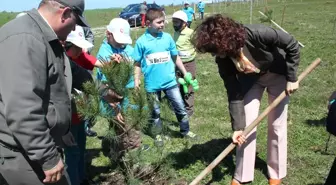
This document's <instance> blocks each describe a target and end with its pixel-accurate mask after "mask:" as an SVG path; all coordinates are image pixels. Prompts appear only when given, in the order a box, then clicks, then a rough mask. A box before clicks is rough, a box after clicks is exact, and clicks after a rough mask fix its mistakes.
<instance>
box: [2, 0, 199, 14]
mask: <svg viewBox="0 0 336 185" xmlns="http://www.w3.org/2000/svg"><path fill="white" fill-rule="evenodd" d="M40 1H41V0H19V1H16V0H0V11H7V12H21V11H26V10H30V9H32V8H37V6H38V4H39V3H40ZM182 1H183V0H155V2H156V3H157V4H159V5H167V4H171V3H174V4H180V3H182ZM141 2H143V0H85V9H98V8H112V7H125V6H127V5H128V4H132V3H141ZM152 2H153V0H147V3H152ZM190 2H193V1H192V0H190Z"/></svg>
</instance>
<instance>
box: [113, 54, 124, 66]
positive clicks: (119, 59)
mask: <svg viewBox="0 0 336 185" xmlns="http://www.w3.org/2000/svg"><path fill="white" fill-rule="evenodd" d="M111 60H112V61H114V62H117V63H118V64H119V63H120V61H121V60H122V56H121V55H119V54H113V55H111Z"/></svg>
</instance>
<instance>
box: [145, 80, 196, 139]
mask: <svg viewBox="0 0 336 185" xmlns="http://www.w3.org/2000/svg"><path fill="white" fill-rule="evenodd" d="M163 92H164V93H165V94H166V97H167V98H168V100H169V103H170V104H171V105H172V107H173V109H174V112H175V115H176V118H177V121H178V122H179V123H180V132H181V134H182V135H186V134H187V133H188V132H189V118H188V114H187V111H186V109H185V106H184V102H183V99H182V96H181V93H180V90H179V88H178V86H177V85H176V86H173V87H171V88H169V89H166V90H163ZM148 96H150V97H152V98H153V111H152V117H151V123H152V127H153V128H152V130H153V132H154V133H153V134H154V135H157V134H160V133H161V132H162V121H161V119H160V101H161V91H158V92H155V93H148Z"/></svg>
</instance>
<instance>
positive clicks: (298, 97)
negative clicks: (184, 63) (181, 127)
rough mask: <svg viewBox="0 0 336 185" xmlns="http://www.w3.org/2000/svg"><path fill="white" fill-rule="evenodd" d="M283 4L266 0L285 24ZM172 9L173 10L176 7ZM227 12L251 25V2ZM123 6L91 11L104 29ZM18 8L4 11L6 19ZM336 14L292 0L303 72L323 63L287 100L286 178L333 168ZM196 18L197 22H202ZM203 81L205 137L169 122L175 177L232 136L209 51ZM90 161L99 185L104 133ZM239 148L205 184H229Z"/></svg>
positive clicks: (262, 153) (194, 170) (201, 64)
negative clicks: (328, 121)
mask: <svg viewBox="0 0 336 185" xmlns="http://www.w3.org/2000/svg"><path fill="white" fill-rule="evenodd" d="M264 7H265V6H264V5H259V6H258V7H255V8H254V12H253V23H260V21H259V18H260V15H259V14H258V10H261V11H263V10H264ZM283 7H284V3H283V2H280V3H279V2H278V1H277V0H268V8H270V9H273V11H274V13H273V18H274V20H275V21H276V22H278V23H280V22H281V16H282V10H283ZM171 9H172V8H170V9H168V11H169V12H172V10H171ZM213 10H215V11H216V12H221V13H224V10H226V12H225V13H227V14H228V15H230V16H232V17H234V18H235V19H237V20H239V21H241V22H242V23H249V11H248V10H249V8H248V6H247V5H245V6H233V5H231V6H229V7H227V8H225V9H224V7H223V6H222V7H221V6H216V8H214V9H212V8H211V7H209V9H208V11H209V12H212V11H213ZM118 11H119V10H109V9H105V10H91V11H87V12H86V17H87V19H88V21H89V23H90V24H91V25H92V26H93V27H101V26H105V25H106V24H108V22H109V21H110V20H111V19H112V18H114V17H116V16H117V14H118ZM14 15H15V14H3V13H0V25H1V23H2V22H3V21H4V20H9V19H11V17H14ZM335 18H336V1H331V0H303V1H302V2H301V0H294V1H287V8H286V13H285V19H284V22H283V27H284V28H285V29H286V30H287V31H288V32H290V33H291V34H293V35H294V36H295V37H296V38H297V39H298V40H299V41H300V42H302V43H303V44H304V45H305V48H303V49H302V50H301V64H300V67H299V71H300V72H301V71H302V70H303V69H305V67H306V66H308V65H309V64H310V62H311V61H313V60H314V59H315V58H317V57H320V58H321V59H322V60H323V63H322V64H321V65H320V66H319V67H318V68H317V69H316V70H315V71H314V72H313V73H312V74H310V75H309V76H308V77H307V78H306V79H305V80H304V81H303V82H302V83H301V84H300V85H301V88H300V90H299V91H297V92H296V93H295V94H294V95H293V96H292V97H291V101H290V106H289V115H290V118H289V122H288V166H287V168H288V175H287V177H286V178H285V179H284V181H283V184H286V185H289V184H290V185H319V184H323V183H324V181H325V177H326V176H327V174H328V171H329V169H330V165H331V163H332V160H333V159H334V157H335V151H336V146H335V145H336V140H335V138H334V137H332V138H331V141H330V143H329V148H328V152H327V153H325V152H324V149H325V144H326V140H327V138H328V136H329V135H328V134H327V132H326V131H325V127H324V125H323V124H324V118H325V116H326V101H327V98H328V97H329V95H330V94H331V92H332V91H334V90H336V72H335V71H336V52H335V48H336V47H335V46H336V31H335V32H334V33H333V27H334V21H335ZM197 23H199V22H198V21H197V22H196V23H193V25H192V27H195V26H196V24H197ZM143 31H144V30H143V29H139V30H138V29H136V30H133V32H132V37H133V38H134V39H136V38H138V37H139V36H140V35H141V34H142V33H143ZM166 31H167V32H169V33H172V25H171V24H168V25H167V29H166ZM96 33H97V37H96V38H95V49H94V52H93V54H94V55H95V54H96V52H97V50H98V49H99V46H100V44H101V42H102V40H103V33H104V30H100V31H99V30H98V31H96ZM197 70H198V71H197V79H198V81H199V83H200V90H199V91H198V92H197V93H196V102H195V106H196V110H195V114H194V116H193V117H192V118H191V130H192V131H193V132H195V133H197V134H198V135H200V136H201V137H202V139H201V141H200V142H198V143H189V142H187V141H185V140H183V139H181V138H179V137H176V134H175V133H176V132H177V131H178V127H176V126H174V125H169V126H168V128H169V131H168V132H167V135H170V136H171V140H170V141H167V142H166V145H165V148H164V150H163V153H162V157H163V158H167V159H170V160H171V161H172V162H173V164H172V165H170V166H169V170H170V171H173V172H174V174H175V175H176V178H181V179H185V180H187V181H188V182H191V181H192V180H193V178H194V177H196V176H197V175H198V174H199V173H200V172H201V171H202V170H203V169H204V168H205V167H206V166H207V165H208V164H209V163H210V162H211V161H212V160H213V159H214V158H215V157H216V156H217V155H218V154H219V153H220V152H221V151H222V150H223V149H224V148H225V147H226V146H227V145H228V144H229V143H230V141H231V139H230V137H231V133H232V131H231V124H230V119H229V113H228V109H227V106H228V103H227V97H226V92H225V88H224V86H223V82H222V80H221V79H220V77H219V75H218V73H217V68H216V65H215V63H214V59H213V58H212V57H211V56H210V55H201V54H199V55H198V56H197ZM266 100H267V97H266V96H265V97H264V99H263V104H262V107H261V110H263V109H265V107H266V106H267V101H266ZM172 114H173V113H172V112H169V111H165V112H164V114H163V118H165V119H166V120H168V121H167V123H171V122H174V121H175V118H174V116H173V115H172ZM94 130H96V131H98V132H99V135H104V134H105V132H104V131H105V130H106V126H105V125H102V124H97V125H95V127H94ZM266 133H267V127H266V122H265V121H264V122H263V123H262V124H261V126H259V128H258V134H257V137H258V141H257V153H258V154H257V162H256V171H255V180H254V181H253V183H251V184H254V185H266V184H267V178H266V176H267V168H266V167H267V166H266V151H267V146H266ZM144 143H146V144H150V145H152V140H151V139H150V138H149V137H147V136H144ZM87 147H88V151H89V157H90V158H91V159H92V161H90V167H89V168H88V172H89V176H90V177H91V178H93V179H95V180H96V182H97V184H101V182H100V181H99V180H100V179H101V178H100V176H101V175H102V173H103V172H104V173H106V172H109V171H110V170H111V168H110V165H111V164H110V161H109V159H108V158H107V157H106V156H104V154H103V152H102V151H101V141H100V140H99V139H98V138H88V141H87ZM152 152H155V147H154V146H152V147H151V149H150V150H149V151H148V153H149V154H148V155H149V156H150V155H151V153H152ZM234 157H235V155H234V153H232V154H231V155H230V156H229V157H227V158H226V159H225V160H224V161H223V162H222V163H220V165H219V166H218V167H217V168H215V170H214V171H213V172H212V173H211V174H210V175H208V176H207V177H206V178H205V179H204V181H202V184H213V185H217V184H218V185H219V184H223V185H225V184H229V182H230V180H231V176H232V174H233V171H234Z"/></svg>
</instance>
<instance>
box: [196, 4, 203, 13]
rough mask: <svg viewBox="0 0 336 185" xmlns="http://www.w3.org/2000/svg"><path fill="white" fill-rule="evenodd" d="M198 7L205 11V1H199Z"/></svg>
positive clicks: (200, 10)
mask: <svg viewBox="0 0 336 185" xmlns="http://www.w3.org/2000/svg"><path fill="white" fill-rule="evenodd" d="M197 8H198V12H204V8H205V3H204V2H199V3H198V4H197Z"/></svg>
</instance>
